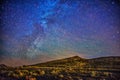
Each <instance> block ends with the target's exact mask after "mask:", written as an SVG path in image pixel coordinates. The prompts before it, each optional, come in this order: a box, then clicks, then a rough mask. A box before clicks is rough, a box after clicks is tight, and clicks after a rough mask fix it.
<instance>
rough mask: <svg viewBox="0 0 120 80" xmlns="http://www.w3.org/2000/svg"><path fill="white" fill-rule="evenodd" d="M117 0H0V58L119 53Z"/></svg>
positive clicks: (4, 60)
mask: <svg viewBox="0 0 120 80" xmlns="http://www.w3.org/2000/svg"><path fill="white" fill-rule="evenodd" d="M119 2H120V1H119V0H3V2H2V4H1V14H2V15H1V16H0V19H1V23H0V24H1V30H0V31H1V36H0V57H1V60H0V63H6V64H10V62H9V60H10V59H11V60H13V62H14V61H17V60H19V61H21V64H26V63H28V64H29V62H30V61H31V60H32V62H33V63H34V62H35V63H37V62H42V61H47V60H52V59H57V58H63V57H69V56H73V55H79V56H81V57H85V58H93V57H101V56H120V53H119V52H120V39H119V37H120V30H119V28H120V16H119V14H120V4H119ZM24 62H26V63H24ZM13 65H14V63H13Z"/></svg>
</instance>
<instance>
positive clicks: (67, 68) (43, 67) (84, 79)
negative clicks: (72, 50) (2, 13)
mask: <svg viewBox="0 0 120 80" xmlns="http://www.w3.org/2000/svg"><path fill="white" fill-rule="evenodd" d="M0 80H120V57H101V58H94V59H84V58H80V57H78V56H74V57H70V58H65V59H60V60H55V61H50V62H46V63H40V64H35V65H24V66H19V67H8V66H6V65H4V64H1V65H0Z"/></svg>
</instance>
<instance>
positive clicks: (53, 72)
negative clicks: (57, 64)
mask: <svg viewBox="0 0 120 80" xmlns="http://www.w3.org/2000/svg"><path fill="white" fill-rule="evenodd" d="M58 73H59V70H52V71H51V74H58Z"/></svg>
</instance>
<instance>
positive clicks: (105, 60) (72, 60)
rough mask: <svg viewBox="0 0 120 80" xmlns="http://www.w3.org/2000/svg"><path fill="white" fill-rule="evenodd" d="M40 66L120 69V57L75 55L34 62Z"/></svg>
mask: <svg viewBox="0 0 120 80" xmlns="http://www.w3.org/2000/svg"><path fill="white" fill-rule="evenodd" d="M31 66H39V67H82V68H112V69H120V57H114V56H110V57H99V58H93V59H85V58H81V57H79V56H73V57H69V58H65V59H59V60H53V61H49V62H45V63H39V64H34V65H31Z"/></svg>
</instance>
